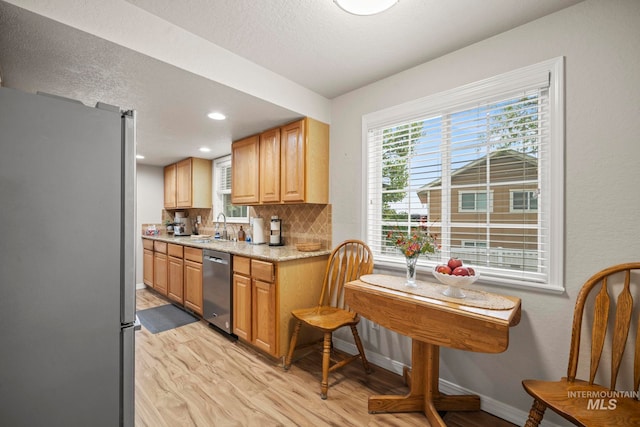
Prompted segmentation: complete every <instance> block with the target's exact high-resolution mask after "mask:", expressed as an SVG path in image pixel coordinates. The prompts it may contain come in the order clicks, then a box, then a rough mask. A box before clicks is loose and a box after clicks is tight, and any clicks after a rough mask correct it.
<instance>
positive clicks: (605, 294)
mask: <svg viewBox="0 0 640 427" xmlns="http://www.w3.org/2000/svg"><path fill="white" fill-rule="evenodd" d="M634 270H640V262H634V263H626V264H619V265H614V266H612V267H609V268H606V269H604V270H602V271H600V272H599V273H596V274H595V275H593V276H592V277H591V278H590V279H589V280H587V281H586V283H585V284H584V285H583V286H582V289H581V290H580V293H579V294H578V297H577V300H576V304H575V308H574V312H573V326H572V333H571V347H570V350H569V367H568V369H567V377H564V378H562V379H561V380H560V381H541V380H524V381H522V386H523V387H524V389H525V390H526V391H527V393H529V394H530V395H531V396H532V397H533V399H534V401H533V405H532V407H531V411H530V412H529V418H528V419H527V422H526V424H525V427H535V426H537V425H538V424H539V423H540V422H541V421H542V417H543V416H544V411H545V410H546V408H551V409H552V410H553V411H555V412H556V413H558V414H559V415H561V416H563V417H564V418H566V419H567V420H569V421H571V422H572V423H574V424H575V425H578V426H590V427H592V426H608V427H611V426H616V427H623V426H640V401H639V400H638V399H637V397H638V387H639V385H640V333H639V324H640V319H636V324H635V327H634V328H632V327H631V325H632V320H633V319H632V312H633V296H632V289H633V292H634V293H635V295H636V297H637V296H638V290H639V289H640V283H639V282H640V271H636V272H634ZM618 273H622V274H618ZM613 275H617V276H616V278H613V277H612V276H613ZM622 276H624V286H623V288H622V290H621V291H620V293H619V294H618V297H617V303H616V307H617V308H616V310H615V314H614V315H615V318H614V319H613V320H614V327H613V337H612V338H611V339H610V340H609V342H610V344H609V345H610V347H611V356H610V359H611V360H610V367H611V368H610V369H611V376H610V378H609V385H608V387H606V386H601V385H598V384H596V383H595V377H596V373H597V372H598V367H599V366H601V365H604V363H605V362H604V361H603V363H602V364H601V359H602V356H603V349H604V345H605V336H606V332H607V324H608V322H609V309H610V307H611V302H612V301H611V298H610V296H609V292H610V290H609V286H608V283H607V282H611V283H612V284H613V283H615V281H616V279H622ZM598 285H600V286H598ZM611 286H613V285H611ZM591 291H593V292H594V294H595V299H594V301H593V306H594V311H593V320H592V322H593V325H592V327H591V357H590V361H591V362H590V369H589V380H588V381H587V380H581V379H578V378H576V373H577V369H578V359H579V353H580V335H581V332H582V319H583V315H584V311H585V302H586V301H587V298H588V296H589V294H590V293H591ZM596 293H597V294H596ZM630 329H631V330H633V329H635V334H629V331H630ZM628 338H629V339H628ZM633 339H635V343H634V344H633V345H631V346H629V348H631V351H635V352H634V358H633V388H634V389H633V390H626V391H625V390H616V382H617V380H618V373H619V370H620V365H621V362H622V360H623V358H622V356H623V353H624V350H625V347H626V344H627V342H628V341H630V340H633ZM605 354H608V352H605ZM607 358H608V357H607ZM590 396H591V397H590Z"/></svg>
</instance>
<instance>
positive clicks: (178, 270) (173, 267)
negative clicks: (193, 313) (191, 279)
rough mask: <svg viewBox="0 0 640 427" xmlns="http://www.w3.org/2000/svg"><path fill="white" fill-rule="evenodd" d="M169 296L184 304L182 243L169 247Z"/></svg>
mask: <svg viewBox="0 0 640 427" xmlns="http://www.w3.org/2000/svg"><path fill="white" fill-rule="evenodd" d="M167 252H168V255H169V257H168V259H167V269H168V273H167V297H169V299H171V300H173V301H175V302H177V303H178V304H181V305H182V304H184V260H183V259H182V257H183V247H182V245H174V244H171V243H170V244H169V247H168V248H167Z"/></svg>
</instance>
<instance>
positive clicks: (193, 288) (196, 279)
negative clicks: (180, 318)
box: [184, 260, 202, 315]
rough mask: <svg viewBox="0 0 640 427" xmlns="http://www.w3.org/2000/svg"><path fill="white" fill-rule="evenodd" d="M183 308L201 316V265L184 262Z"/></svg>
mask: <svg viewBox="0 0 640 427" xmlns="http://www.w3.org/2000/svg"><path fill="white" fill-rule="evenodd" d="M184 306H185V307H186V308H188V309H190V310H193V311H194V312H195V313H198V314H200V315H202V263H199V262H193V261H188V260H185V262H184Z"/></svg>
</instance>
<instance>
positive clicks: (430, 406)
mask: <svg viewBox="0 0 640 427" xmlns="http://www.w3.org/2000/svg"><path fill="white" fill-rule="evenodd" d="M411 365H412V366H411V369H412V371H411V378H410V381H409V384H410V386H409V393H408V394H406V395H404V396H400V395H397V396H393V395H388V396H380V395H376V396H371V397H369V412H370V413H376V412H424V414H425V416H426V417H427V419H428V420H429V422H430V423H431V425H433V426H442V427H444V426H445V424H444V422H443V421H442V418H441V417H440V415H438V411H479V410H480V398H479V397H478V396H473V395H469V396H445V395H442V394H440V390H439V386H438V380H439V378H440V347H438V346H437V345H433V344H428V343H425V342H422V341H418V340H413V341H412V344H411Z"/></svg>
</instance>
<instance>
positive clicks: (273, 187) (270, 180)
mask: <svg viewBox="0 0 640 427" xmlns="http://www.w3.org/2000/svg"><path fill="white" fill-rule="evenodd" d="M279 201H280V129H271V130H269V131H266V132H264V133H262V134H260V202H261V203H273V202H279Z"/></svg>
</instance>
